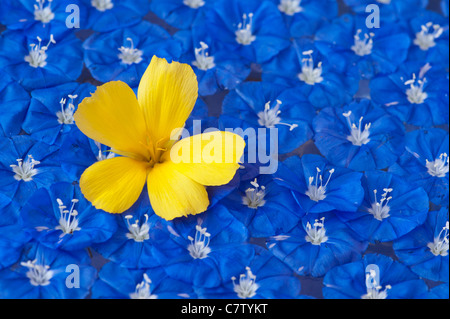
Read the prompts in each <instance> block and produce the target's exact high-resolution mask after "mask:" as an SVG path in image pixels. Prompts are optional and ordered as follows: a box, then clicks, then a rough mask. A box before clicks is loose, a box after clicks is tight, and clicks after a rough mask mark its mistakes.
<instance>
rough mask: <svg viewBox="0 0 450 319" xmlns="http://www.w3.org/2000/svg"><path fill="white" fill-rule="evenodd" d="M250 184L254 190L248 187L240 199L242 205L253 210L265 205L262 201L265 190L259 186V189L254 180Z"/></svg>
mask: <svg viewBox="0 0 450 319" xmlns="http://www.w3.org/2000/svg"><path fill="white" fill-rule="evenodd" d="M250 184H252V186H253V187H254V188H252V187H250V188H248V189H247V190H246V191H245V196H243V197H242V203H243V204H244V205H247V206H248V207H250V208H255V209H256V208H258V207H261V206H264V204H265V203H266V201H265V200H264V196H266V188H265V187H264V186H261V188H260V186H259V184H258V181H257V179H256V178H255V180H254V181H253V182H251V183H250Z"/></svg>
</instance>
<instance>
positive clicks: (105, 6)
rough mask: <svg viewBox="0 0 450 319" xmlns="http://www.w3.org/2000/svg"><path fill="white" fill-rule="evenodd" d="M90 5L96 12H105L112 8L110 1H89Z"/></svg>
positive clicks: (112, 4)
mask: <svg viewBox="0 0 450 319" xmlns="http://www.w3.org/2000/svg"><path fill="white" fill-rule="evenodd" d="M91 5H92V6H93V7H94V8H95V9H97V10H98V11H102V12H103V11H106V10H109V9H112V7H114V3H113V2H112V0H91Z"/></svg>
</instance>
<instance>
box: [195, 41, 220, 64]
mask: <svg viewBox="0 0 450 319" xmlns="http://www.w3.org/2000/svg"><path fill="white" fill-rule="evenodd" d="M208 48H209V47H208V45H207V44H206V43H205V42H202V41H200V48H196V49H195V61H193V62H192V64H193V65H195V66H196V67H197V68H198V69H200V70H202V71H208V70H210V69H212V68H214V67H215V66H216V64H215V63H214V57H213V56H209V54H208V51H207V50H208Z"/></svg>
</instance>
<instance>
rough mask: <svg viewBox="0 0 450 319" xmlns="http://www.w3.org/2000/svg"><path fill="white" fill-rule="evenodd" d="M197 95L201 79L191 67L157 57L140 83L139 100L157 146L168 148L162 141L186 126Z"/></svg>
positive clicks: (165, 140)
mask: <svg viewBox="0 0 450 319" xmlns="http://www.w3.org/2000/svg"><path fill="white" fill-rule="evenodd" d="M197 96H198V82H197V77H196V75H195V73H194V71H193V70H192V68H191V67H190V66H189V65H188V64H181V63H178V62H172V63H170V64H169V63H167V61H166V60H165V59H160V58H158V57H156V56H154V57H153V59H152V61H151V62H150V65H149V66H148V68H147V70H146V71H145V73H144V75H143V77H142V79H141V82H140V84H139V89H138V101H139V105H140V107H141V109H142V111H143V113H144V116H145V120H146V122H147V127H148V130H149V132H150V136H151V138H152V142H153V144H154V145H155V146H156V144H157V143H158V146H159V147H164V144H162V142H161V141H163V142H167V140H168V139H169V138H170V136H171V133H172V131H173V130H174V129H177V128H182V127H184V123H185V122H186V120H187V119H188V117H189V115H190V114H191V112H192V109H193V108H194V105H195V102H196V101H197Z"/></svg>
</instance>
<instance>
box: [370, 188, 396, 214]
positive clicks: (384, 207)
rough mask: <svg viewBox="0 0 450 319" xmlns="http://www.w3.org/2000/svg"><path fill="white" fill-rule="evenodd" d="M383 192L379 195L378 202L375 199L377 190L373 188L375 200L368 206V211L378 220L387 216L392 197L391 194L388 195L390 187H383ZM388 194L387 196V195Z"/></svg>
mask: <svg viewBox="0 0 450 319" xmlns="http://www.w3.org/2000/svg"><path fill="white" fill-rule="evenodd" d="M383 191H384V193H383V194H382V195H381V199H380V202H378V200H377V192H378V191H377V190H376V189H374V190H373V194H374V198H375V202H374V203H372V207H371V208H369V213H370V214H372V215H373V217H374V218H375V219H378V220H379V221H382V220H383V219H385V218H388V217H389V216H390V215H389V212H390V210H391V209H390V208H389V205H388V204H389V201H390V200H391V199H392V196H389V193H391V192H392V191H393V189H392V188H384V189H383ZM388 196H389V197H388Z"/></svg>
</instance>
